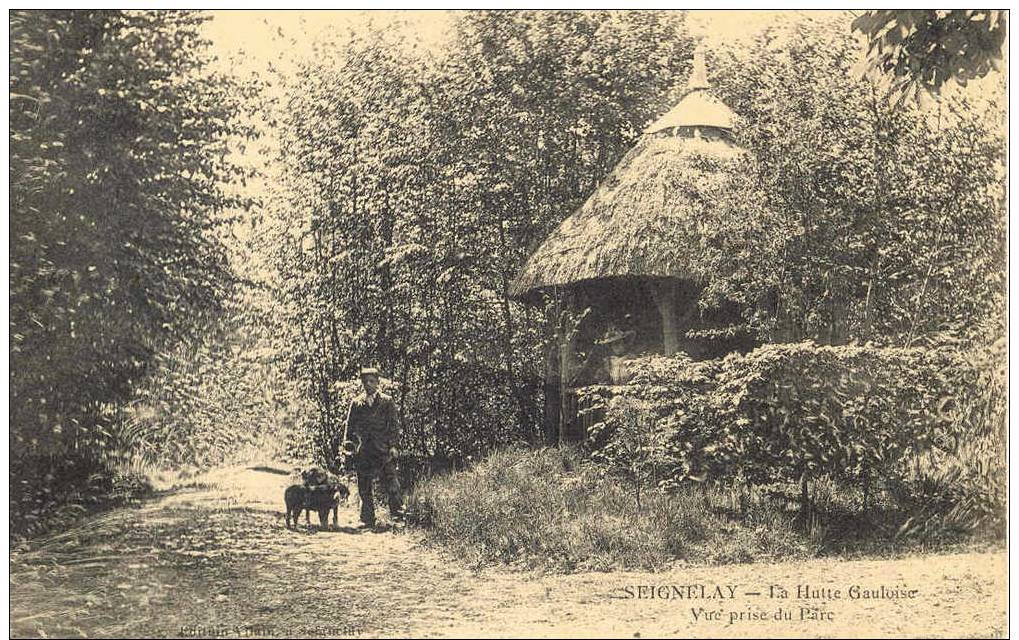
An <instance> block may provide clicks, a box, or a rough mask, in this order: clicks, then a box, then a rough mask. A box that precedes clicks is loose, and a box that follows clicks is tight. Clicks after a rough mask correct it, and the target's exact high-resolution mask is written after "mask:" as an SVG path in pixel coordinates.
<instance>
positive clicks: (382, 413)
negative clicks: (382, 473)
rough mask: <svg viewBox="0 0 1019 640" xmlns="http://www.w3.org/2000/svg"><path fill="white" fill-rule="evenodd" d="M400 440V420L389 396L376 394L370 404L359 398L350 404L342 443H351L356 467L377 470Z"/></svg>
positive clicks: (366, 398) (364, 396)
mask: <svg viewBox="0 0 1019 640" xmlns="http://www.w3.org/2000/svg"><path fill="white" fill-rule="evenodd" d="M399 439H400V420H399V416H398V414H397V412H396V403H395V402H393V398H392V396H388V395H386V394H384V393H382V392H378V393H376V394H375V396H374V397H373V398H372V399H371V400H369V399H368V397H367V396H366V395H365V394H363V393H362V394H360V395H358V396H357V397H356V398H354V400H353V401H352V402H351V403H350V411H349V412H348V413H347V424H346V426H345V427H344V433H343V442H344V443H347V442H350V443H353V444H354V446H355V451H356V454H355V456H354V464H355V465H356V466H358V467H372V468H377V467H380V466H381V465H382V464H383V462H385V461H386V460H388V458H389V450H390V449H391V448H392V447H395V446H396V445H397V443H398V441H399Z"/></svg>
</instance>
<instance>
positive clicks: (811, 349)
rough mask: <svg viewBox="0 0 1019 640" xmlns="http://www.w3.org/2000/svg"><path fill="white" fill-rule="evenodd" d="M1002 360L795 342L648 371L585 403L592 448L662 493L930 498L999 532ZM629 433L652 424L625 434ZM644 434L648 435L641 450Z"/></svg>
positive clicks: (966, 522) (660, 362) (659, 364)
mask: <svg viewBox="0 0 1019 640" xmlns="http://www.w3.org/2000/svg"><path fill="white" fill-rule="evenodd" d="M1000 356H1001V354H1000V353H995V354H991V353H976V352H972V353H965V354H964V353H960V352H958V351H956V350H952V349H934V350H930V349H906V348H878V347H870V346H841V347H832V346H820V347H819V346H816V345H814V344H813V343H797V344H785V345H769V346H765V347H761V348H759V349H756V350H754V351H752V352H750V353H748V354H746V355H737V354H732V355H729V356H727V357H725V358H723V359H719V360H712V361H705V362H696V363H695V362H690V361H689V360H688V359H685V358H682V357H680V358H661V357H656V358H651V359H649V360H647V361H644V362H641V363H640V364H639V365H638V366H636V369H637V373H636V378H635V380H634V384H632V385H629V386H626V387H590V388H587V389H586V390H585V393H586V394H588V395H590V396H593V398H592V399H589V400H588V404H589V405H590V406H592V407H594V409H593V410H597V409H598V408H600V409H601V410H602V411H603V420H601V421H599V422H597V423H596V424H595V425H594V426H593V427H592V433H591V435H592V442H591V446H592V448H593V449H594V457H595V458H596V459H597V460H600V461H602V462H604V463H606V464H608V465H609V466H611V467H614V468H617V469H619V470H621V471H624V472H625V473H627V474H628V475H630V476H631V477H633V474H634V460H635V459H636V460H643V461H646V464H645V466H649V465H650V464H651V463H654V464H655V465H656V471H657V473H656V478H655V480H656V481H657V485H658V486H659V487H661V488H665V489H670V488H675V487H678V486H681V485H682V484H684V483H687V482H690V481H694V482H712V483H722V484H728V485H740V484H743V483H750V484H756V485H766V484H782V483H796V482H799V481H801V480H802V479H804V478H808V479H810V478H819V477H826V478H830V479H833V480H835V481H837V482H838V483H840V484H843V485H845V486H853V487H864V488H866V489H867V490H870V491H873V493H874V494H875V495H876V494H877V492H878V491H888V492H891V493H893V494H896V495H898V496H899V497H901V498H904V497H906V496H913V497H912V498H909V500H910V502H911V503H912V502H916V504H917V505H920V504H923V502H924V501H917V500H916V496H917V494H918V491H917V488H918V487H921V486H922V487H925V489H924V491H923V492H922V493H923V494H924V495H925V497H926V498H932V497H933V494H935V493H936V494H938V496H939V497H938V499H937V500H927V501H926V505H925V508H935V507H939V508H941V509H943V511H944V512H951V515H952V517H953V522H954V523H955V524H958V525H960V526H962V527H973V528H975V527H978V526H982V525H988V526H992V527H999V526H1000V525H1001V524H1002V521H1001V520H1000V519H1001V518H1002V517H1003V508H1004V502H1003V499H1004V484H1003V483H1004V481H1005V469H1004V458H1003V456H1002V452H1003V451H1004V443H1005V430H1004V425H1005V407H1006V392H1005V382H1004V381H1005V377H1004V371H1003V370H1001V369H1000V368H995V366H994V363H995V362H999V360H998V358H1000ZM596 399H600V401H598V400H596ZM634 405H636V406H637V407H638V409H637V410H636V411H635V410H634ZM636 420H644V421H648V422H649V423H650V425H649V427H648V428H647V429H634V427H633V426H632V423H633V422H634V421H636ZM648 432H653V433H657V434H659V435H658V437H657V438H655V439H654V440H648V439H647V438H646V437H645V438H643V439H642V434H646V433H648ZM635 441H636V442H637V443H638V444H639V445H642V447H641V448H639V449H638V450H637V451H636V453H635V452H634V448H635V447H634V443H635ZM644 470H645V469H643V468H642V469H640V471H644ZM950 470H951V471H950ZM636 479H637V480H638V481H639V480H642V478H639V477H638V478H636ZM928 515H933V514H928ZM940 515H945V514H944V513H942V514H940Z"/></svg>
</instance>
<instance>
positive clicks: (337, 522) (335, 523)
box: [333, 505, 340, 529]
mask: <svg viewBox="0 0 1019 640" xmlns="http://www.w3.org/2000/svg"><path fill="white" fill-rule="evenodd" d="M339 510H340V506H339V505H334V506H333V526H334V527H336V528H337V529H338V528H339V527H340V517H339V516H338V515H337V513H338V512H339Z"/></svg>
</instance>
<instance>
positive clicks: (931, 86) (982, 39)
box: [853, 9, 1008, 96]
mask: <svg viewBox="0 0 1019 640" xmlns="http://www.w3.org/2000/svg"><path fill="white" fill-rule="evenodd" d="M1007 23H1008V11H1006V10H1003V9H953V10H945V9H939V10H935V9H880V10H872V11H866V12H864V13H863V15H861V16H859V17H858V18H856V19H855V20H853V29H856V30H858V31H860V32H862V33H863V34H864V35H866V36H867V38H868V40H869V41H870V43H869V46H868V49H869V54H870V58H871V65H872V66H873V67H874V68H876V69H877V70H878V71H880V72H882V73H887V74H891V76H892V77H893V78H895V81H894V84H895V86H896V89H897V90H898V91H899V92H901V93H902V94H903V95H904V96H905V95H908V94H909V93H910V92H912V93H913V94H914V95H916V94H918V93H919V92H920V91H921V90H924V91H927V92H928V93H936V92H938V91H939V90H940V89H941V87H942V86H943V85H944V84H945V83H946V82H948V80H955V81H956V82H958V83H959V84H961V85H963V86H965V85H966V83H967V82H969V81H970V80H974V79H976V78H982V77H984V76H985V75H987V74H988V73H989V72H990V71H991V69H992V68H994V69H1000V68H1001V66H1002V64H1001V63H1002V47H1003V45H1004V44H1005V34H1006V32H1007Z"/></svg>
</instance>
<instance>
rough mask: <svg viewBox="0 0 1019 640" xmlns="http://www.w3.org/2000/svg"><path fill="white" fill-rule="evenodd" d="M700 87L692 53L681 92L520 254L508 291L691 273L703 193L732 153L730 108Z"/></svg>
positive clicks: (702, 81) (702, 79)
mask: <svg viewBox="0 0 1019 640" xmlns="http://www.w3.org/2000/svg"><path fill="white" fill-rule="evenodd" d="M706 88H707V81H706V75H705V74H704V71H703V59H701V60H700V61H698V60H697V59H696V58H695V61H694V71H693V73H692V74H691V81H690V85H689V90H688V92H687V94H686V95H685V96H684V97H683V99H682V100H681V101H680V103H679V104H678V105H677V106H676V107H675V108H673V109H672V110H671V111H669V112H668V113H666V114H665V116H663V117H662V118H660V119H659V120H658V121H656V122H655V124H653V125H652V126H651V127H649V128H648V130H647V131H646V132H645V133H644V135H643V136H641V138H640V139H639V140H638V141H637V144H636V145H635V146H634V148H633V149H631V150H630V152H629V153H627V154H626V155H625V156H624V157H623V159H622V160H621V161H620V162H619V164H618V165H617V166H616V167H615V169H614V170H613V171H612V173H611V174H610V175H609V176H608V178H606V179H605V180H604V181H603V182H602V184H601V185H600V186H599V187H598V188H597V189H596V190H595V192H594V193H593V194H592V195H591V197H590V198H588V200H587V202H585V203H584V205H583V206H582V207H581V208H580V209H579V210H578V211H576V212H575V213H574V214H573V215H571V216H570V217H569V218H567V219H566V220H564V221H563V222H562V224H560V225H559V226H558V227H557V228H556V229H555V230H554V231H553V232H552V233H551V235H549V237H548V238H546V239H545V241H544V242H543V243H542V244H541V245H540V246H539V247H538V249H537V250H536V251H535V252H534V253H533V254H532V255H531V256H530V258H528V260H527V262H526V263H525V265H524V268H523V269H522V270H521V272H520V274H519V275H518V276H517V278H516V280H515V281H514V282H513V284H512V286H511V288H510V293H511V294H512V295H513V296H515V297H518V298H523V297H527V296H528V295H530V294H532V293H535V292H536V291H540V290H542V289H547V288H551V287H562V286H569V285H572V284H575V283H578V282H582V281H586V280H594V279H599V278H613V277H632V276H644V277H671V278H692V277H693V274H692V273H690V271H689V269H688V265H689V264H690V257H691V253H690V252H691V251H696V250H697V246H698V243H699V239H698V238H699V233H698V228H697V225H698V223H699V221H700V220H701V219H702V218H703V215H702V212H703V211H704V210H705V208H706V207H707V206H709V205H710V203H709V202H708V200H707V199H706V196H708V194H709V193H710V192H711V191H712V189H713V188H714V187H715V186H717V185H718V184H719V182H720V181H721V180H724V176H725V172H724V166H725V164H726V163H727V161H728V160H731V159H734V158H736V157H737V156H738V155H739V154H740V150H739V149H738V148H737V147H735V146H734V145H733V144H732V142H731V141H730V139H729V137H728V135H727V134H728V131H727V129H731V127H732V112H731V111H730V110H729V108H728V107H726V106H725V105H724V104H722V103H721V102H720V101H718V100H716V99H715V98H713V97H712V96H710V95H709V94H707V93H706ZM681 107H682V108H681ZM719 107H720V108H719ZM708 197H709V196H708Z"/></svg>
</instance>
